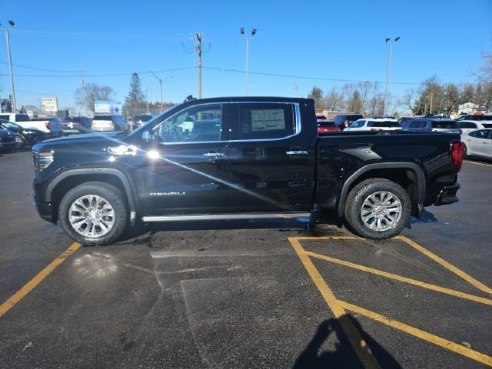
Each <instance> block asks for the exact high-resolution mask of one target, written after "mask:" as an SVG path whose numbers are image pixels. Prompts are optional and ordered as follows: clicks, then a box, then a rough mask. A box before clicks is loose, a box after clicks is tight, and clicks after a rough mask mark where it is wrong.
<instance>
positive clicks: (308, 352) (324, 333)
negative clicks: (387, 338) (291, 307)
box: [292, 314, 402, 369]
mask: <svg viewBox="0 0 492 369" xmlns="http://www.w3.org/2000/svg"><path fill="white" fill-rule="evenodd" d="M347 325H351V326H352V327H354V328H355V330H356V332H355V334H356V337H352V338H353V341H356V342H361V340H364V341H365V344H367V346H365V345H363V344H362V342H361V347H360V348H359V349H360V350H363V351H365V352H368V353H369V356H371V355H372V358H373V359H375V360H376V361H377V363H378V364H379V367H380V368H382V369H400V368H402V367H401V365H400V364H399V363H398V362H397V361H396V360H395V359H394V358H393V357H392V356H391V354H389V353H388V352H387V351H386V350H385V349H384V347H383V346H382V345H380V344H379V343H378V342H377V341H376V340H375V339H374V338H373V337H372V336H371V335H369V334H368V333H367V332H365V331H364V329H363V328H362V326H361V324H360V323H359V321H358V320H357V319H356V318H354V317H353V316H352V315H350V314H346V315H343V316H342V317H341V318H340V319H335V318H332V319H328V320H325V321H323V322H322V323H321V324H320V325H319V326H318V329H317V331H316V333H315V334H314V336H313V338H312V339H311V341H310V342H309V343H308V345H307V346H306V348H305V349H304V350H303V351H302V353H301V354H300V355H299V356H298V357H297V360H296V362H295V364H294V366H293V368H292V369H305V368H309V369H318V368H319V369H321V368H323V369H337V368H344V369H345V368H361V369H363V368H365V365H364V364H363V363H362V362H361V361H360V360H359V359H358V356H357V353H356V352H355V350H354V349H353V347H352V345H351V344H350V342H349V339H348V337H347V334H346V333H345V331H344V330H343V328H342V327H346V326H347ZM352 333H354V332H352ZM331 334H334V336H335V337H334V338H335V339H336V342H335V349H334V350H326V351H322V352H321V350H322V346H323V344H324V343H325V342H326V341H327V340H328V338H329V337H330V335H331Z"/></svg>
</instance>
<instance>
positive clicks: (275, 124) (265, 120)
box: [233, 103, 296, 140]
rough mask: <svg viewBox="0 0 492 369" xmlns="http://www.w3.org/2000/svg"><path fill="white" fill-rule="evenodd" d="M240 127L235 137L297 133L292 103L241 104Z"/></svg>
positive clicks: (245, 137)
mask: <svg viewBox="0 0 492 369" xmlns="http://www.w3.org/2000/svg"><path fill="white" fill-rule="evenodd" d="M238 113H239V114H238V120H239V122H238V123H239V127H237V129H236V133H235V134H234V135H233V138H234V139H239V140H254V139H270V138H281V137H288V136H291V135H293V134H295V133H296V127H295V117H294V106H293V105H292V104H272V103H244V104H239V112H238Z"/></svg>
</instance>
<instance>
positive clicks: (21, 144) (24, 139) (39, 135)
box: [0, 119, 47, 149]
mask: <svg viewBox="0 0 492 369" xmlns="http://www.w3.org/2000/svg"><path fill="white" fill-rule="evenodd" d="M0 127H1V128H5V129H8V130H10V131H12V132H14V133H15V134H16V141H17V148H18V149H23V148H25V147H26V146H32V145H34V144H35V143H36V142H40V141H43V140H45V139H46V138H47V136H46V133H44V132H43V131H40V130H38V129H34V128H24V127H22V126H20V125H18V124H17V123H14V122H9V121H7V120H2V119H0Z"/></svg>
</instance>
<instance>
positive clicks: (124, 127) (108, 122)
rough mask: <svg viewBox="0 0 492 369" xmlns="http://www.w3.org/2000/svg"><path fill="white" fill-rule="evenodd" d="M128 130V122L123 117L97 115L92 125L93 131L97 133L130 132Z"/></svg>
mask: <svg viewBox="0 0 492 369" xmlns="http://www.w3.org/2000/svg"><path fill="white" fill-rule="evenodd" d="M128 128H129V125H128V122H127V121H126V120H124V119H123V117H122V116H121V115H96V116H94V118H93V119H92V125H91V129H92V130H93V131H96V132H104V131H128Z"/></svg>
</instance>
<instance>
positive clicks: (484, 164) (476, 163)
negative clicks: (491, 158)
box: [464, 160, 492, 167]
mask: <svg viewBox="0 0 492 369" xmlns="http://www.w3.org/2000/svg"><path fill="white" fill-rule="evenodd" d="M464 162H465V163H470V164H475V165H482V166H484V167H492V164H487V163H479V162H476V161H471V160H464Z"/></svg>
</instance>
